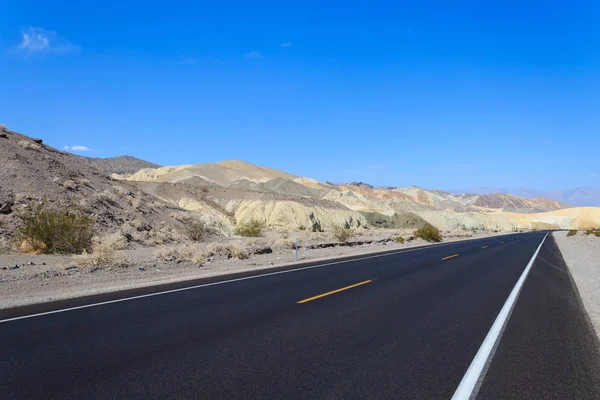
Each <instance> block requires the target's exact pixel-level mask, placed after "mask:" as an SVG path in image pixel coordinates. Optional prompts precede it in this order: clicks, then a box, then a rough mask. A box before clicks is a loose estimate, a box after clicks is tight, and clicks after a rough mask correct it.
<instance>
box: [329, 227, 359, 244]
mask: <svg viewBox="0 0 600 400" xmlns="http://www.w3.org/2000/svg"><path fill="white" fill-rule="evenodd" d="M331 234H332V235H333V237H334V239H335V240H337V241H338V242H342V243H346V242H348V241H349V240H350V239H352V238H353V237H354V236H355V232H354V230H353V229H351V228H348V227H346V226H334V227H333V229H332V232H331Z"/></svg>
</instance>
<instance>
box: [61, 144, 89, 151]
mask: <svg viewBox="0 0 600 400" xmlns="http://www.w3.org/2000/svg"><path fill="white" fill-rule="evenodd" d="M63 150H71V151H92V149H90V148H89V147H87V146H78V145H75V146H63Z"/></svg>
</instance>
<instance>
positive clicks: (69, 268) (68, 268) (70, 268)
mask: <svg viewBox="0 0 600 400" xmlns="http://www.w3.org/2000/svg"><path fill="white" fill-rule="evenodd" d="M73 269H79V268H78V267H76V266H74V265H69V266H68V267H67V268H65V270H67V271H70V270H73Z"/></svg>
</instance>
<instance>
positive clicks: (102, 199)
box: [94, 190, 118, 204]
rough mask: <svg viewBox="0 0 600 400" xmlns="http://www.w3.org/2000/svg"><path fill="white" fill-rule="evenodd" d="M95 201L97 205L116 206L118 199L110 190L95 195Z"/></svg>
mask: <svg viewBox="0 0 600 400" xmlns="http://www.w3.org/2000/svg"><path fill="white" fill-rule="evenodd" d="M94 200H96V203H110V204H116V203H117V200H118V198H117V195H115V194H114V193H113V192H111V191H109V190H103V191H101V192H98V193H96V194H95V195H94Z"/></svg>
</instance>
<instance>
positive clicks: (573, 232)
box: [567, 229, 577, 236]
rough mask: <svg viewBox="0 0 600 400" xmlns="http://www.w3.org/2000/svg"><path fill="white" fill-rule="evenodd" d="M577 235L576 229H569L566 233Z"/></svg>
mask: <svg viewBox="0 0 600 400" xmlns="http://www.w3.org/2000/svg"><path fill="white" fill-rule="evenodd" d="M575 235H577V229H571V230H570V231H569V233H567V236H575Z"/></svg>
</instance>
